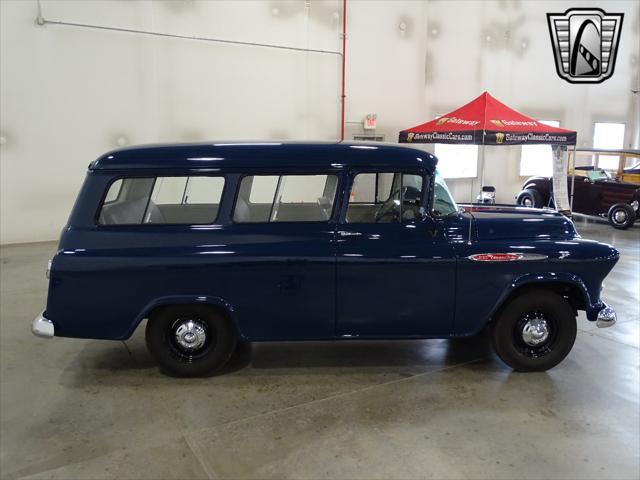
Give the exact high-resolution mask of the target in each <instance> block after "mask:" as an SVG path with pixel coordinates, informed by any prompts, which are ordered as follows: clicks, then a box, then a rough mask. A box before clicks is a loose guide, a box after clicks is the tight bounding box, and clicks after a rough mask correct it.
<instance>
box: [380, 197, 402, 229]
mask: <svg viewBox="0 0 640 480" xmlns="http://www.w3.org/2000/svg"><path fill="white" fill-rule="evenodd" d="M396 195H397V198H396ZM399 198H401V195H400V190H399V189H398V190H396V191H395V192H393V193H392V194H391V195H389V198H388V199H387V200H386V201H385V202H384V203H383V204H382V205H380V208H379V209H378V211H377V212H376V214H375V216H374V221H375V222H376V223H378V222H379V221H380V220H382V219H383V218H384V217H385V216H386V215H387V214H389V213H391V212H393V217H392V220H393V221H395V220H398V218H399V217H398V212H397V211H393V209H394V208H395V207H396V203H395V202H396V201H398V199H399Z"/></svg>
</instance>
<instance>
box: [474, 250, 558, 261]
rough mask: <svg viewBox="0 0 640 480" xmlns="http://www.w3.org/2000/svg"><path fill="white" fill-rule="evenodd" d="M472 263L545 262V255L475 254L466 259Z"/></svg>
mask: <svg viewBox="0 0 640 480" xmlns="http://www.w3.org/2000/svg"><path fill="white" fill-rule="evenodd" d="M467 258H468V259H469V260H473V261H474V262H515V261H517V260H546V259H547V258H549V257H548V256H547V255H541V254H538V253H512V252H508V253H503V252H499V253H476V254H474V255H469V256H468V257H467Z"/></svg>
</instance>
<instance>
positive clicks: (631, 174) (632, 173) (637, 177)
mask: <svg viewBox="0 0 640 480" xmlns="http://www.w3.org/2000/svg"><path fill="white" fill-rule="evenodd" d="M619 180H621V181H623V182H628V183H635V184H636V185H640V163H636V164H635V165H632V166H630V167H627V168H624V169H623V170H622V174H621V175H620V176H619Z"/></svg>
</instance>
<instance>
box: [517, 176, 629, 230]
mask: <svg viewBox="0 0 640 480" xmlns="http://www.w3.org/2000/svg"><path fill="white" fill-rule="evenodd" d="M632 173H633V172H631V171H630V172H629V174H632ZM567 181H568V191H569V192H571V185H572V184H573V185H574V191H573V206H572V210H573V211H574V212H577V213H582V214H585V215H598V216H602V217H607V218H608V219H609V223H610V224H611V225H612V226H613V227H615V228H619V229H626V228H629V227H631V226H632V225H633V224H634V222H635V221H636V219H637V218H638V215H640V211H639V208H638V207H639V206H640V185H638V184H637V183H631V182H625V181H619V180H616V179H614V178H612V177H611V175H610V174H609V173H608V172H607V171H606V170H602V169H597V168H594V167H576V169H575V180H572V178H571V176H569V177H568V179H567ZM516 202H517V203H518V205H522V206H524V207H535V208H539V207H543V206H549V207H553V206H554V203H553V179H552V178H550V177H531V178H528V179H527V181H526V182H524V185H523V186H522V190H521V191H520V193H518V195H516Z"/></svg>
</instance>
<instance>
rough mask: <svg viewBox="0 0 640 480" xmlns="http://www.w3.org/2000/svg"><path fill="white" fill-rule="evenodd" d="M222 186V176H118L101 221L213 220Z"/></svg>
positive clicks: (163, 222) (206, 221)
mask: <svg viewBox="0 0 640 480" xmlns="http://www.w3.org/2000/svg"><path fill="white" fill-rule="evenodd" d="M223 188H224V178H223V177H148V178H123V179H119V180H116V181H115V182H113V183H112V184H111V186H110V187H109V190H108V191H107V194H106V196H105V201H104V203H103V205H102V208H101V210H100V215H99V217H98V223H99V224H100V225H140V224H145V223H155V224H187V225H195V224H208V223H213V222H214V221H215V219H216V218H217V216H218V210H219V208H220V199H221V198H222V190H223Z"/></svg>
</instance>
